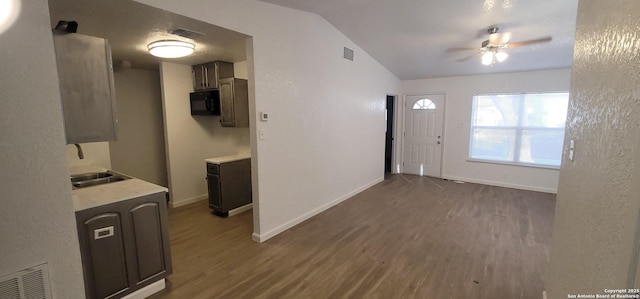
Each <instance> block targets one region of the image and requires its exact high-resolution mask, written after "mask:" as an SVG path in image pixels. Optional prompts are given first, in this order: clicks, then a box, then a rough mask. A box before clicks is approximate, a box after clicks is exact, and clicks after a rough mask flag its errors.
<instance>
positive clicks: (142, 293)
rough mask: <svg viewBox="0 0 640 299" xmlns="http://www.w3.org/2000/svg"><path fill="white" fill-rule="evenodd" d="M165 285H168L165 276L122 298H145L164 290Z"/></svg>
mask: <svg viewBox="0 0 640 299" xmlns="http://www.w3.org/2000/svg"><path fill="white" fill-rule="evenodd" d="M165 287H166V284H165V282H164V278H163V279H160V280H158V281H156V282H154V283H152V284H150V285H148V286H146V287H144V288H142V289H139V290H137V291H135V292H133V293H131V294H129V295H126V296H124V297H122V299H144V298H147V297H149V296H151V295H153V294H155V293H157V292H160V291H162V290H164V288H165Z"/></svg>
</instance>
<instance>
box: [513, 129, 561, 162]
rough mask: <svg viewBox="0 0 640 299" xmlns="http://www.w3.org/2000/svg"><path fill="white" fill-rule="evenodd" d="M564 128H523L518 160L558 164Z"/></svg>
mask: <svg viewBox="0 0 640 299" xmlns="http://www.w3.org/2000/svg"><path fill="white" fill-rule="evenodd" d="M563 142H564V129H560V130H523V131H522V144H521V146H520V162H525V163H534V164H543V165H553V166H560V161H561V160H562V144H563Z"/></svg>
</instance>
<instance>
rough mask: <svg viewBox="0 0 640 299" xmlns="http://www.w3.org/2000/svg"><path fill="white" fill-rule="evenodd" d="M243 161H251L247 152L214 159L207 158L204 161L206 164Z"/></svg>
mask: <svg viewBox="0 0 640 299" xmlns="http://www.w3.org/2000/svg"><path fill="white" fill-rule="evenodd" d="M244 159H251V153H249V152H241V153H237V154H235V155H228V156H222V157H214V158H208V159H204V160H205V161H206V162H207V163H212V164H221V163H227V162H233V161H239V160H244Z"/></svg>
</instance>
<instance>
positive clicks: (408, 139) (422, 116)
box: [403, 95, 444, 177]
mask: <svg viewBox="0 0 640 299" xmlns="http://www.w3.org/2000/svg"><path fill="white" fill-rule="evenodd" d="M404 117H405V125H404V155H403V157H404V161H403V163H404V173H410V174H417V175H427V176H433V177H440V176H441V174H440V166H441V163H442V141H443V139H442V123H443V120H444V95H421V96H407V97H406V98H405V113H404Z"/></svg>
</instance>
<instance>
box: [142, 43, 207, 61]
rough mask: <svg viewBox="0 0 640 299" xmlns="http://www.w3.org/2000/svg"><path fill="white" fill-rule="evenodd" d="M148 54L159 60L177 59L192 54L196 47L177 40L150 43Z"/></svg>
mask: <svg viewBox="0 0 640 299" xmlns="http://www.w3.org/2000/svg"><path fill="white" fill-rule="evenodd" d="M147 48H148V49H149V53H150V54H151V55H153V56H156V57H161V58H179V57H185V56H188V55H191V54H193V52H194V51H195V48H196V46H195V45H194V44H192V43H188V42H183V41H179V40H159V41H155V42H152V43H150V44H149V45H148V46H147Z"/></svg>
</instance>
